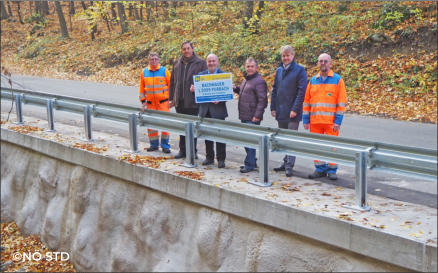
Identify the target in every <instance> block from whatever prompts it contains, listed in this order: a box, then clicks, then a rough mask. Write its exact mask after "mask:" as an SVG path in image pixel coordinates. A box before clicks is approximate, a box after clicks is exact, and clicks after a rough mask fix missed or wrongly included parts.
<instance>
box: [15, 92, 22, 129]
mask: <svg viewBox="0 0 438 273" xmlns="http://www.w3.org/2000/svg"><path fill="white" fill-rule="evenodd" d="M21 105H22V103H21V94H18V95H15V109H16V113H17V121H16V122H15V124H20V125H21V124H23V113H22V111H21Z"/></svg>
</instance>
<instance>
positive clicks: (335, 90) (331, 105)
mask: <svg viewBox="0 0 438 273" xmlns="http://www.w3.org/2000/svg"><path fill="white" fill-rule="evenodd" d="M346 104H347V93H346V91H345V84H344V80H343V79H342V78H341V76H340V75H338V74H336V73H333V71H332V70H330V71H329V73H328V76H327V77H326V78H325V79H324V80H322V77H321V75H320V74H319V73H318V75H316V76H314V77H312V79H311V80H310V81H309V83H308V84H307V90H306V96H305V97H304V103H303V123H304V124H309V123H312V124H333V123H336V124H339V125H341V123H342V119H343V117H344V112H345V106H346Z"/></svg>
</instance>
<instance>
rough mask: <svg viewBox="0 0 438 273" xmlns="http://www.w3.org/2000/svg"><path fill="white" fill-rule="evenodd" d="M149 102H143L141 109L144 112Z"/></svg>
mask: <svg viewBox="0 0 438 273" xmlns="http://www.w3.org/2000/svg"><path fill="white" fill-rule="evenodd" d="M146 105H147V102H143V103H142V104H141V111H142V112H144V109H145V108H146Z"/></svg>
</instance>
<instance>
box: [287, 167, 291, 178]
mask: <svg viewBox="0 0 438 273" xmlns="http://www.w3.org/2000/svg"><path fill="white" fill-rule="evenodd" d="M286 176H287V177H291V176H292V168H287V169H286Z"/></svg>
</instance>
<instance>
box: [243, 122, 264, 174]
mask: <svg viewBox="0 0 438 273" xmlns="http://www.w3.org/2000/svg"><path fill="white" fill-rule="evenodd" d="M242 123H247V124H256V125H260V121H259V122H252V121H251V120H242ZM245 151H246V157H245V169H248V170H254V169H255V167H256V165H257V158H256V149H253V148H248V147H245Z"/></svg>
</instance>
